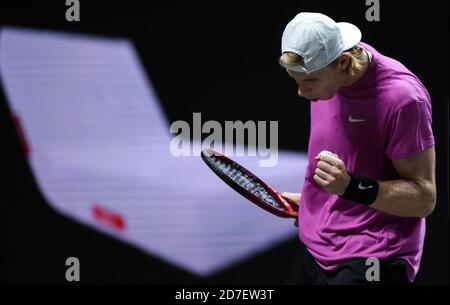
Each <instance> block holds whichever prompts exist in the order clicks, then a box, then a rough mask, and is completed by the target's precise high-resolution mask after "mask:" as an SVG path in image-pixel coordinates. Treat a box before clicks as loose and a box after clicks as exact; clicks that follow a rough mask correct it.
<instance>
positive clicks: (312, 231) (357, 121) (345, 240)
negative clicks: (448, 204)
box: [299, 43, 434, 282]
mask: <svg viewBox="0 0 450 305" xmlns="http://www.w3.org/2000/svg"><path fill="white" fill-rule="evenodd" d="M361 44H362V45H363V46H364V47H365V48H366V49H368V50H369V51H370V52H372V54H373V59H372V62H371V64H370V66H369V68H368V70H367V71H366V73H365V74H364V75H363V76H362V78H361V79H359V80H358V81H357V82H356V83H355V84H353V85H351V86H349V87H345V88H341V89H340V90H339V92H338V93H337V94H336V95H335V96H334V97H333V98H331V99H329V100H321V101H318V102H316V103H311V134H310V140H309V149H308V161H309V163H308V168H307V171H306V176H305V183H304V186H303V190H302V197H301V201H300V211H299V237H300V239H301V241H302V242H303V243H304V244H305V246H306V247H307V248H308V250H309V252H310V253H311V255H312V256H313V257H314V258H315V259H316V261H317V262H318V264H319V265H320V266H321V267H322V268H324V269H326V270H333V269H335V268H336V267H337V266H339V264H341V263H342V262H344V261H347V260H350V259H354V258H361V257H363V258H364V257H377V258H379V259H389V258H402V259H404V260H405V261H406V262H407V274H408V279H409V281H411V282H412V281H413V280H414V277H415V276H416V274H417V271H418V269H419V264H420V259H421V256H422V248H423V242H424V237H425V219H424V218H413V217H397V216H392V215H388V214H386V213H384V212H381V211H377V210H375V209H372V208H370V207H366V206H364V205H362V204H357V203H354V202H350V201H347V200H344V199H341V198H339V197H338V196H337V195H333V194H330V193H328V192H327V191H325V190H324V189H322V188H321V187H320V186H319V185H318V184H317V183H316V182H315V181H314V178H313V177H314V171H315V169H316V167H317V161H316V160H314V157H315V156H316V155H317V154H318V153H320V152H321V151H322V150H329V151H331V152H333V153H335V154H337V155H338V156H339V158H340V159H341V160H342V161H343V162H344V163H345V165H346V166H347V170H348V171H351V172H354V173H356V174H358V175H362V176H368V177H372V178H375V179H378V180H380V181H385V180H393V179H399V178H400V177H399V175H398V174H397V172H396V171H395V169H394V167H393V165H392V161H391V160H394V159H401V158H407V157H411V156H414V155H416V154H417V153H420V152H422V151H424V150H425V149H427V148H429V147H431V146H433V145H434V137H433V132H432V129H431V102H430V96H429V94H428V91H427V90H426V88H425V87H424V85H423V84H422V83H421V82H420V80H419V79H418V78H417V77H416V76H415V75H414V74H413V73H412V72H411V71H409V70H408V69H407V68H406V67H405V66H403V65H402V64H401V63H400V62H398V61H396V60H394V59H392V58H389V57H386V56H384V55H382V54H380V53H379V52H377V51H376V50H375V49H374V48H372V47H371V46H369V45H367V44H364V43H361Z"/></svg>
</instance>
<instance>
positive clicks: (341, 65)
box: [337, 53, 352, 71]
mask: <svg viewBox="0 0 450 305" xmlns="http://www.w3.org/2000/svg"><path fill="white" fill-rule="evenodd" d="M351 60H352V59H351V57H350V55H349V54H347V53H342V54H341V55H340V56H339V59H338V61H337V67H338V69H339V70H340V71H347V70H348V68H349V66H350V64H351Z"/></svg>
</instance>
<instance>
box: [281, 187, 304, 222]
mask: <svg viewBox="0 0 450 305" xmlns="http://www.w3.org/2000/svg"><path fill="white" fill-rule="evenodd" d="M281 196H283V198H284V199H286V200H287V201H289V202H291V203H293V204H296V205H299V204H300V197H301V196H302V194H300V193H289V192H284V193H281ZM294 226H296V227H298V218H296V219H295V222H294Z"/></svg>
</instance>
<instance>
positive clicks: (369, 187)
mask: <svg viewBox="0 0 450 305" xmlns="http://www.w3.org/2000/svg"><path fill="white" fill-rule="evenodd" d="M358 188H359V189H360V190H367V189H371V188H373V185H370V186H363V185H362V184H361V182H360V183H359V184H358Z"/></svg>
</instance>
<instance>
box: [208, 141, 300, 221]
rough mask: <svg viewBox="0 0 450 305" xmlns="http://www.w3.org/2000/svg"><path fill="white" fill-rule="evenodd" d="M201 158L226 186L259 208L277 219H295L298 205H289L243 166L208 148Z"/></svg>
mask: <svg viewBox="0 0 450 305" xmlns="http://www.w3.org/2000/svg"><path fill="white" fill-rule="evenodd" d="M201 157H202V159H203V161H205V163H206V164H207V165H208V166H209V168H211V169H212V171H213V172H214V173H216V175H217V176H219V177H220V178H221V179H222V180H223V181H224V182H225V183H226V184H228V185H229V186H230V187H232V188H233V189H234V190H236V191H237V192H238V193H239V194H241V195H242V196H244V197H245V198H247V199H248V200H250V201H251V202H253V203H254V204H256V205H257V206H259V207H260V208H263V209H264V210H266V211H268V212H270V213H272V214H274V215H277V216H279V217H285V218H287V217H291V218H297V215H298V205H296V204H291V203H289V202H288V201H287V200H286V199H284V198H283V197H282V196H281V194H280V193H279V192H277V191H276V190H274V189H273V188H272V187H271V186H270V185H268V184H266V183H265V182H263V181H262V180H261V179H259V178H258V177H257V176H255V175H254V174H253V173H251V172H250V171H249V170H247V169H246V168H244V167H243V166H241V165H239V164H238V163H236V162H234V161H233V160H231V159H229V158H227V157H226V156H224V155H222V154H220V153H218V152H216V151H214V150H212V149H209V148H208V149H204V150H203V151H202V154H201Z"/></svg>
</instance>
